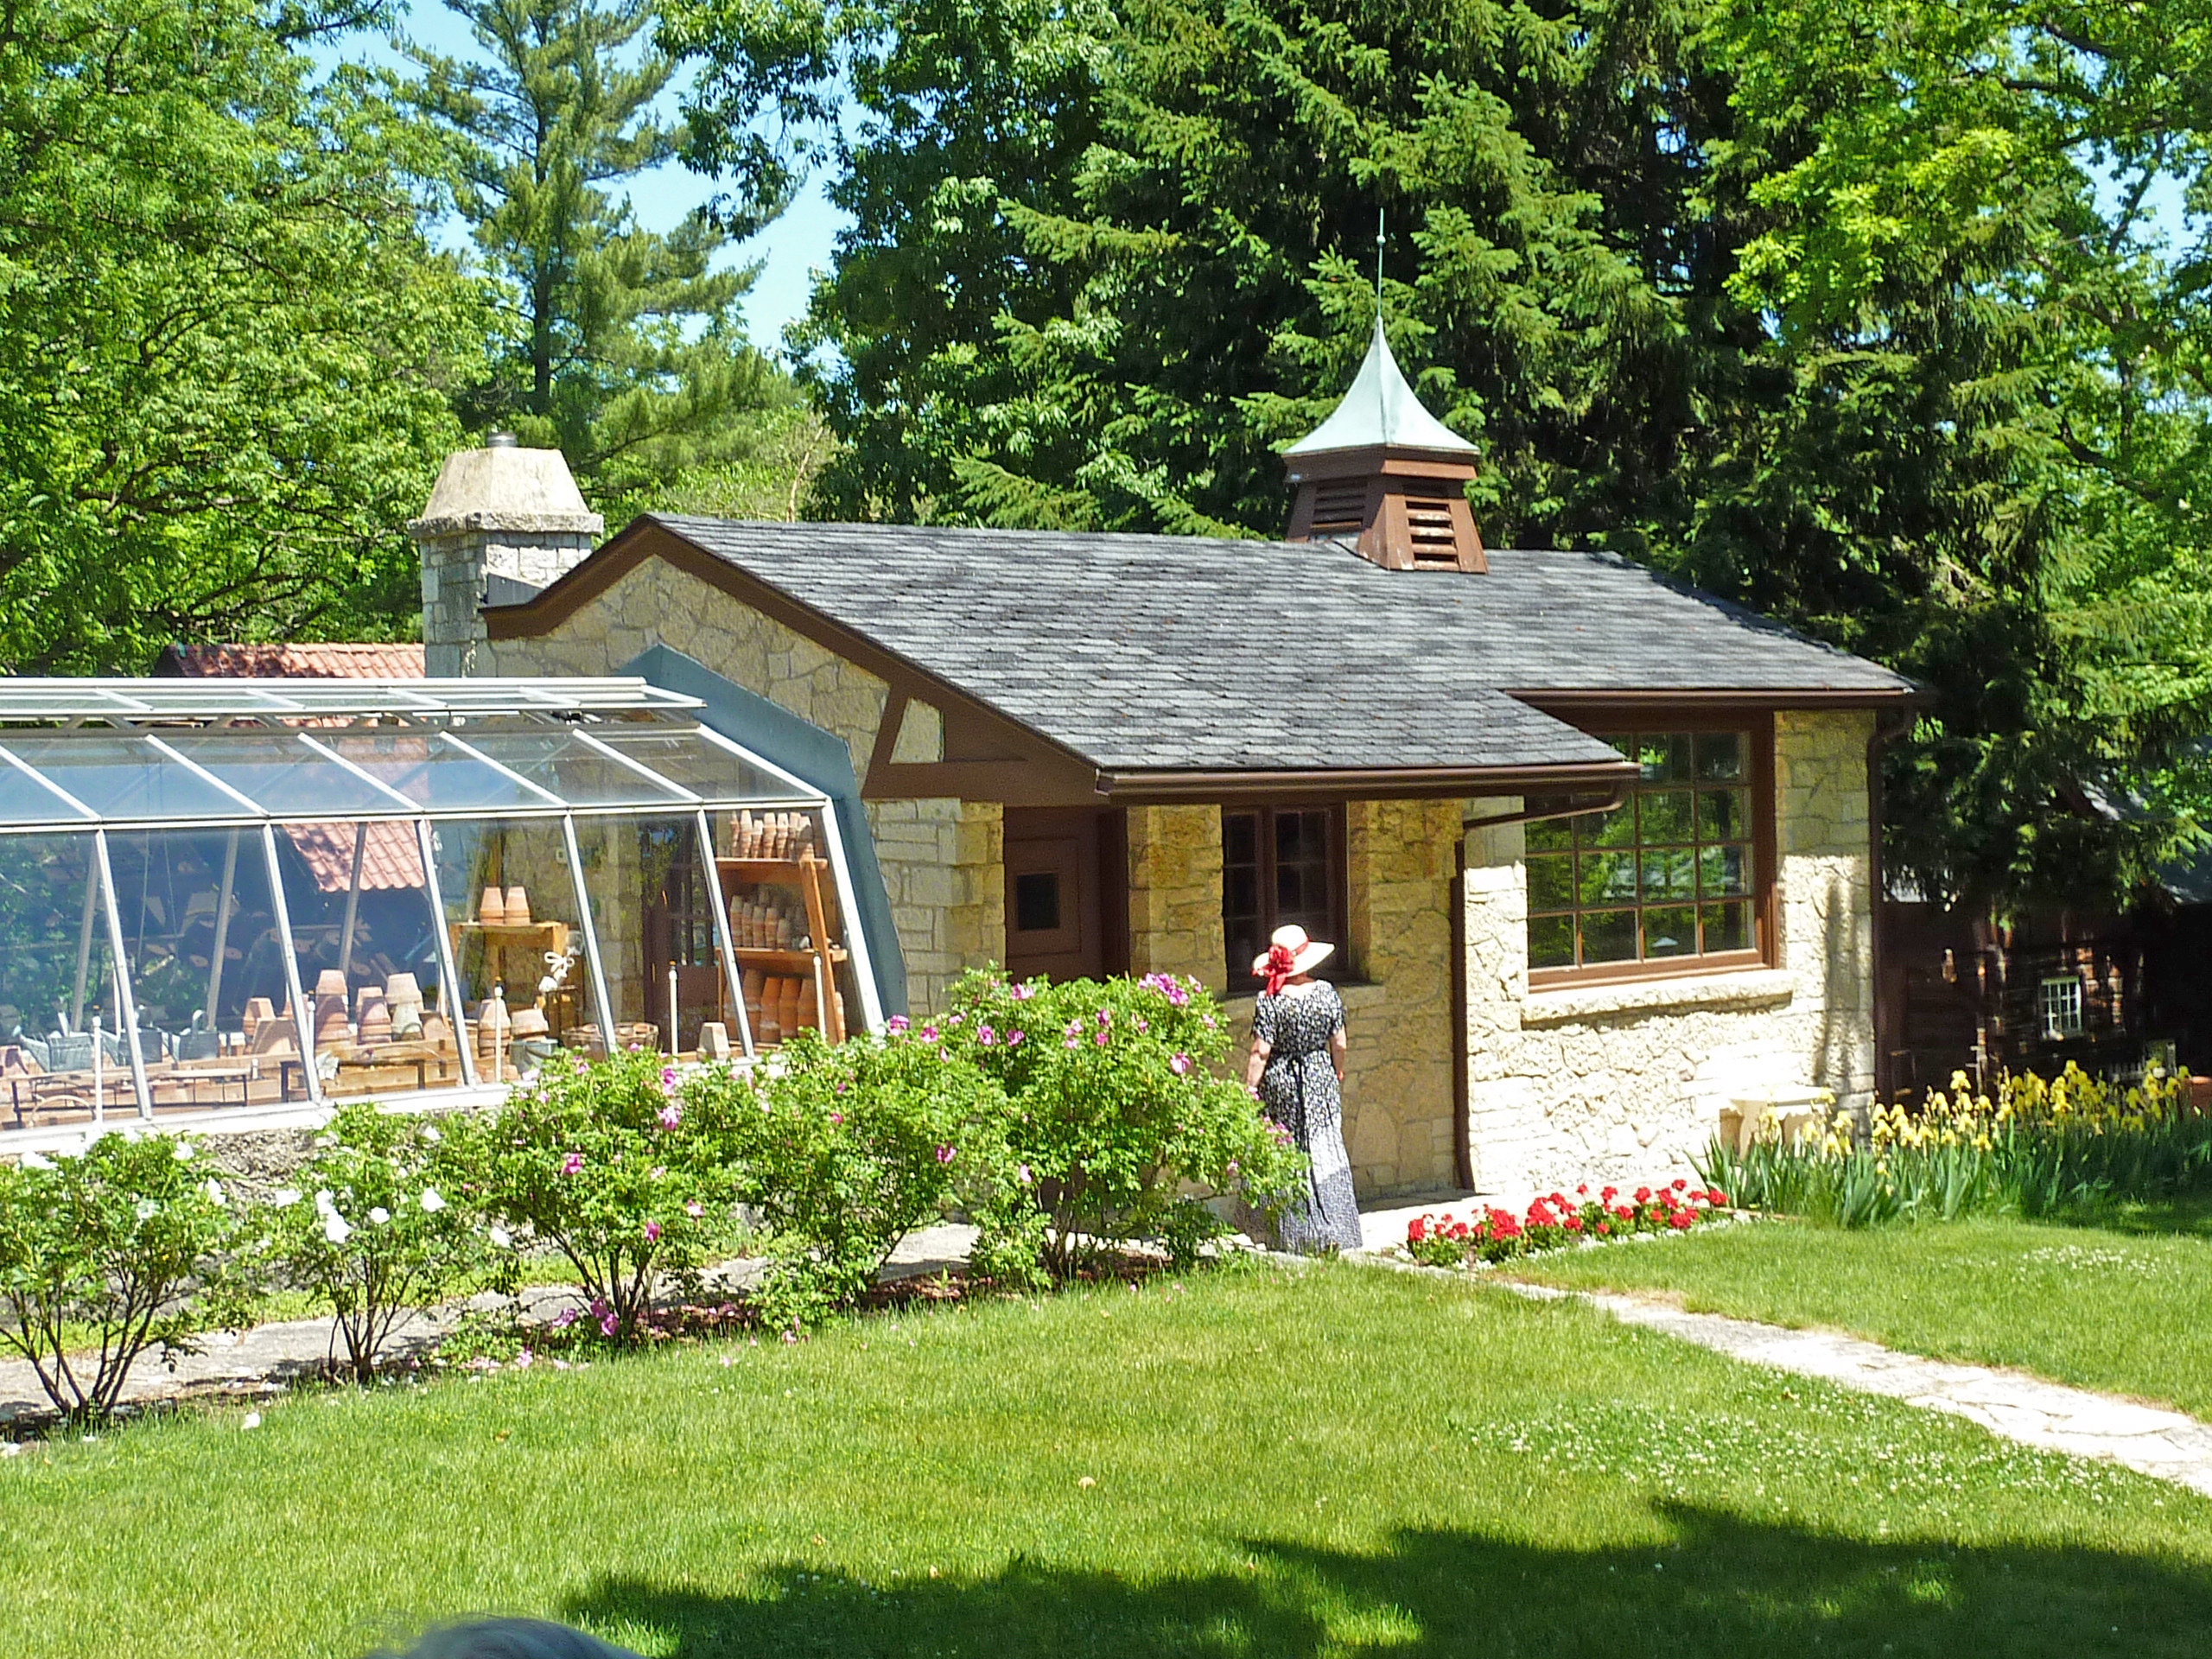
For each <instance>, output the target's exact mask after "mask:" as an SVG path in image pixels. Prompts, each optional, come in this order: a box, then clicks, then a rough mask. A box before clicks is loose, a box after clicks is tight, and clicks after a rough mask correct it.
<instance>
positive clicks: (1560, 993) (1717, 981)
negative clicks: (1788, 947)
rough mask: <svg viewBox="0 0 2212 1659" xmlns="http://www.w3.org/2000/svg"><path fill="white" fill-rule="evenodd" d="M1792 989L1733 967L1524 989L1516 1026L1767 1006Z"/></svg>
mask: <svg viewBox="0 0 2212 1659" xmlns="http://www.w3.org/2000/svg"><path fill="white" fill-rule="evenodd" d="M1791 989H1792V987H1791V984H1790V980H1789V975H1788V974H1786V973H1784V972H1783V970H1782V969H1779V968H1738V969H1730V970H1728V971H1726V972H1725V973H1707V974H1687V975H1684V976H1682V977H1681V978H1679V979H1628V980H1615V981H1613V982H1611V983H1609V984H1593V985H1561V986H1557V987H1554V988H1552V989H1549V990H1542V991H1530V992H1529V993H1528V994H1527V995H1525V996H1523V997H1522V1000H1521V1024H1522V1027H1524V1028H1525V1027H1529V1026H1554V1025H1565V1024H1567V1023H1568V1022H1569V1021H1572V1020H1588V1019H1592V1018H1595V1017H1598V1016H1601V1015H1605V1014H1689V1013H1693V1012H1696V1011H1700V1010H1708V1009H1713V1010H1722V1011H1726V1010H1732V1009H1739V1008H1764V1007H1774V1006H1775V1005H1776V1004H1777V1003H1782V1002H1787V1001H1789V997H1790V992H1791Z"/></svg>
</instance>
